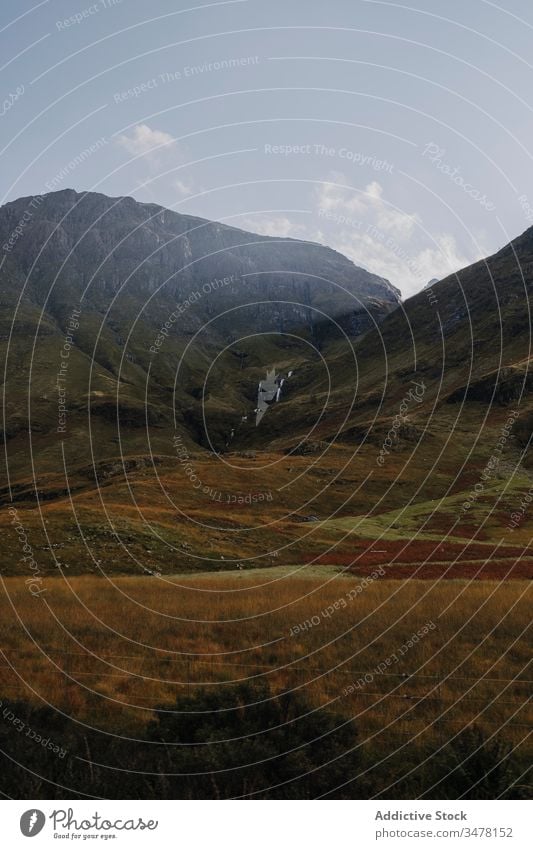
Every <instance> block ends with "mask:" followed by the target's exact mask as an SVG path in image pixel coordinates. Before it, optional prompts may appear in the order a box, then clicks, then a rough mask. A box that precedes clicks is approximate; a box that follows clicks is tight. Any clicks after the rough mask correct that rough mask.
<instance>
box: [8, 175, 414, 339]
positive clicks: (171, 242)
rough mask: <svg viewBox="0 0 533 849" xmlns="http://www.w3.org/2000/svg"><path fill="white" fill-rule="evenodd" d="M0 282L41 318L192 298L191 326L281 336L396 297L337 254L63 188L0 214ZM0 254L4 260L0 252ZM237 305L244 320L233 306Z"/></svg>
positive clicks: (146, 306)
mask: <svg viewBox="0 0 533 849" xmlns="http://www.w3.org/2000/svg"><path fill="white" fill-rule="evenodd" d="M0 244H2V245H4V253H5V254H6V262H5V266H4V274H5V273H7V272H9V274H10V278H11V280H13V279H15V278H16V279H18V281H19V285H20V283H21V281H22V279H23V278H26V276H27V275H29V279H28V284H27V286H28V294H29V295H30V297H32V298H33V299H34V300H36V301H37V302H38V303H40V304H42V303H43V302H44V300H45V299H46V298H48V304H49V308H50V309H53V308H54V305H55V304H56V302H57V301H61V300H62V299H64V298H65V297H66V296H68V297H69V299H70V300H71V301H72V300H75V299H76V298H77V297H80V296H81V295H82V293H83V297H84V299H85V300H86V301H87V302H88V303H90V304H91V305H92V306H94V307H95V308H97V309H102V308H107V307H108V305H109V303H111V301H113V299H115V300H116V299H117V298H118V299H119V300H127V301H128V302H129V303H131V300H132V299H133V300H134V301H136V302H138V307H139V309H148V310H149V309H150V307H151V305H152V304H157V303H161V302H165V301H168V303H169V304H170V303H174V302H175V301H181V300H188V299H189V298H190V297H192V298H194V299H195V301H196V303H195V308H194V310H193V311H192V312H193V313H194V315H195V316H196V317H197V318H198V319H200V320H201V321H202V322H205V321H209V320H210V319H211V318H212V317H213V316H215V315H218V314H220V313H221V312H224V311H227V310H230V311H231V312H230V313H228V314H227V315H226V316H225V317H224V318H223V319H220V320H219V326H224V329H225V330H229V329H232V330H235V331H239V330H240V329H241V327H245V328H246V327H249V326H250V321H253V322H254V327H255V329H257V330H267V331H276V330H277V331H280V330H281V331H283V330H287V329H288V328H294V327H301V326H302V325H303V324H311V323H316V322H317V321H321V320H322V319H323V318H324V317H326V316H331V317H336V316H338V315H341V314H344V313H346V312H348V311H350V310H353V309H357V308H359V307H360V306H361V303H362V302H366V301H367V300H368V299H369V298H372V297H376V298H379V299H380V300H382V301H384V302H386V303H387V304H389V305H390V308H393V307H394V306H396V304H397V303H398V302H399V294H400V293H399V292H398V290H396V289H395V288H394V287H393V286H391V284H390V283H389V282H388V281H387V280H385V279H384V278H381V277H378V276H376V275H374V274H370V273H368V272H367V271H365V270H364V269H362V268H358V267H357V266H355V265H354V264H353V263H352V262H351V261H350V260H348V259H347V258H346V257H344V256H342V254H339V253H337V252H336V251H333V250H331V249H330V248H326V247H323V246H322V245H317V244H313V243H310V242H301V241H298V240H294V239H282V238H269V237H265V236H258V235H254V234H253V233H247V232H245V231H243V230H238V229H236V228H233V227H227V226H225V225H223V224H220V223H218V222H213V221H207V220H204V219H200V218H195V217H192V216H189V215H181V214H178V213H175V212H171V211H170V210H168V209H164V208H163V207H159V206H155V205H152V204H141V203H137V202H136V201H134V200H133V199H132V198H128V197H124V198H108V197H106V196H105V195H101V194H95V193H86V194H83V195H80V194H77V193H76V192H74V191H71V190H66V191H61V192H54V193H51V194H48V195H44V196H38V197H36V198H21V199H19V200H17V201H14V202H13V203H9V204H6V205H5V206H4V207H2V208H1V209H0ZM6 246H7V248H8V249H7V251H6V250H5V247H6ZM244 304H247V305H249V306H247V307H246V309H245V311H244V312H243V310H242V307H243V305H244Z"/></svg>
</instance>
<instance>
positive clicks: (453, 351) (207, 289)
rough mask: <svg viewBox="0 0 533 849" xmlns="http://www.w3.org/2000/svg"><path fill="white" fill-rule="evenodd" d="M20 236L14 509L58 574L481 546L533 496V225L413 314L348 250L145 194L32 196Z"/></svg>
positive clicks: (10, 364)
mask: <svg viewBox="0 0 533 849" xmlns="http://www.w3.org/2000/svg"><path fill="white" fill-rule="evenodd" d="M32 204H33V205H32ZM0 234H1V240H0V244H2V245H3V246H4V261H3V265H2V267H1V269H0V289H1V296H2V309H1V311H0V325H1V327H0V344H1V345H2V350H3V355H4V366H5V369H4V373H5V381H4V398H5V404H4V425H3V439H4V443H5V456H6V464H7V466H6V471H7V484H6V486H4V487H3V489H2V490H1V491H0V498H1V499H2V500H3V502H4V503H6V504H7V503H9V502H10V501H14V502H15V503H16V504H17V505H19V507H20V509H21V511H24V521H25V523H26V526H27V527H28V529H29V530H31V533H32V534H33V539H34V545H35V547H36V550H37V549H38V550H39V551H40V557H42V559H43V563H44V564H45V565H44V566H43V568H44V569H45V570H46V569H55V568H58V558H59V560H60V563H61V564H63V565H65V566H69V568H72V569H74V570H81V571H86V570H95V569H98V568H101V565H100V564H105V566H104V567H102V568H105V569H109V570H111V571H132V570H133V571H134V572H136V571H139V569H141V570H144V569H149V570H154V569H156V570H158V571H163V572H165V571H168V572H172V571H174V572H176V571H179V570H181V569H185V570H191V569H192V570H194V569H196V568H200V569H201V568H229V567H230V566H231V563H234V562H235V560H236V559H239V562H240V560H242V562H245V563H246V562H248V560H250V561H252V562H253V563H254V565H272V563H273V562H276V560H275V557H276V556H283V558H284V561H285V562H287V563H308V562H310V561H311V562H313V559H314V558H316V557H323V556H324V555H323V552H324V551H334V553H333V554H331V555H328V556H329V557H330V560H329V561H327V562H332V563H333V562H335V563H337V564H340V565H343V566H344V565H346V564H351V563H352V562H353V558H354V556H355V554H357V550H358V549H357V545H358V543H357V540H358V539H359V538H362V539H363V540H364V541H365V540H366V542H365V545H366V543H367V542H368V539H369V538H370V539H373V538H380V537H381V535H382V534H385V536H386V538H387V540H388V542H387V548H386V549H385V550H388V548H389V547H390V546H391V545H393V543H394V545H395V546H396V545H398V546H399V545H400V543H401V544H402V545H403V542H402V540H403V541H405V544H406V545H409V546H413V545H415V542H414V540H415V539H416V540H418V541H420V542H421V543H424V544H425V542H427V541H428V540H434V539H435V538H439V539H440V537H441V536H442V535H443V534H444V535H445V534H446V533H451V534H452V538H453V540H454V544H457V545H459V543H461V544H464V545H467V544H469V543H468V533H470V535H472V533H475V534H476V540H477V542H476V545H477V544H478V543H479V540H480V539H485V538H486V539H488V538H490V535H491V534H494V535H498V534H499V535H501V534H502V533H503V532H504V531H503V530H502V529H505V527H506V523H508V521H509V515H510V513H511V511H512V510H513V505H516V503H520V499H521V498H522V497H523V494H524V491H525V492H527V491H528V488H529V487H530V486H531V480H530V478H531V477H533V470H531V471H530V469H531V462H530V456H529V443H530V438H531V430H532V424H533V403H532V402H531V400H530V391H529V390H530V389H531V388H532V386H533V381H532V380H531V378H530V373H529V362H530V356H531V351H530V308H531V291H532V285H533V273H532V272H533V229H532V230H528V231H526V233H524V234H523V235H522V236H520V237H519V238H517V239H515V240H514V241H513V242H512V243H511V244H510V245H508V246H506V247H505V248H504V249H503V250H501V251H499V252H498V253H497V254H495V255H494V256H492V257H489V258H487V259H486V260H483V261H482V262H478V263H475V264H474V265H472V266H469V267H468V268H465V269H463V270H461V271H459V272H457V273H456V274H454V275H451V276H449V277H447V278H446V279H444V280H441V281H440V282H437V283H434V285H432V286H431V288H428V289H426V290H423V291H422V292H420V293H419V294H418V295H416V296H414V297H413V298H410V299H409V300H408V301H406V302H404V303H401V304H400V303H399V296H398V293H397V292H396V290H394V289H393V288H392V287H391V286H390V284H388V283H387V281H385V280H383V279H382V278H378V277H375V276H374V275H371V274H368V273H367V272H365V271H363V270H362V269H358V268H356V266H354V265H353V263H351V262H350V261H349V260H347V259H346V258H344V257H342V256H341V255H340V254H338V253H336V252H334V251H331V250H330V249H328V248H323V247H321V246H319V245H314V244H310V243H305V242H298V241H295V240H290V239H268V238H266V237H262V236H253V235H252V234H249V233H244V232H243V231H239V230H236V229H234V228H229V227H225V226H223V225H221V224H217V223H215V222H206V221H203V220H201V219H192V218H190V217H188V216H181V215H177V214H175V213H172V212H170V211H168V210H163V209H162V208H161V207H155V206H152V205H144V204H137V203H136V202H135V201H133V200H132V199H131V198H121V199H115V200H112V199H110V198H106V197H104V196H102V195H96V194H91V193H88V194H85V195H76V194H75V193H73V192H69V191H66V192H59V193H55V194H51V195H46V196H43V197H42V198H38V199H33V200H32V199H23V200H21V201H16V202H15V203H14V204H7V205H6V206H5V207H2V208H1V209H0ZM6 247H7V248H9V250H7V249H6ZM289 373H290V375H291V377H290V378H289V377H288V375H289ZM269 374H270V375H271V374H274V375H276V376H278V377H279V378H280V382H279V383H278V384H276V385H277V386H278V387H279V388H280V393H279V394H278V393H277V390H276V397H275V398H273V399H272V401H273V402H272V403H270V402H269V405H268V413H267V414H266V415H264V416H262V417H258V416H256V415H255V410H256V409H257V405H258V397H259V396H258V387H259V385H260V383H261V382H262V381H268V375H269ZM281 380H283V384H282V385H281ZM504 431H505V432H507V434H508V435H507V436H506V437H505V440H504V442H502V432H504ZM494 458H496V459H494ZM489 462H490V463H491V465H490V468H489V470H488V471H487V468H488V467H487V464H488V463H489ZM480 481H483V487H482V489H481V490H480V487H479V484H480ZM476 485H477V489H476ZM472 493H474V495H472ZM469 500H471V504H472V505H473V510H472V511H471V512H470V514H468V516H469V517H470V518H469V521H470V525H469V524H468V521H467V520H466V518H465V515H463V513H464V511H465V510H466V508H464V510H463V508H462V507H461V504H462V503H464V502H465V501H469ZM37 502H38V509H37V510H36V509H35V508H36V505H37ZM474 513H475V515H476V523H472V517H473V515H474ZM3 515H4V520H3V521H7V519H6V515H5V511H4V513H3ZM315 520H318V521H315ZM481 520H482V521H481ZM302 522H304V524H305V528H304V524H302ZM307 522H310V524H309V529H307V524H306V523H307ZM469 528H470V531H468V529H469ZM514 534H515V536H514V539H517V538H522V537H523V538H524V540H525V536H524V535H525V534H526V524H525V523H524V525H523V527H522V526H521V527H520V528H517V529H516V530H515V532H514ZM480 535H481V536H480ZM483 535H485V537H484V536H483ZM487 535H488V536H487ZM6 538H7V539H8V540H9V542H8V543H6V545H10V546H11V545H14V543H13V541H12V540H11V537H10V536H9V535H8V536H7V537H6ZM52 539H53V540H54V542H53V543H52ZM87 540H90V543H91V544H90V546H89V547H90V548H91V549H92V550H97V551H98V552H99V553H100V555H101V556H100V558H98V561H95V560H94V559H93V560H91V559H88V553H87V545H86V541H87ZM416 544H418V543H416ZM54 546H55V547H57V551H56V549H55V548H54ZM506 546H507V543H504V545H503V548H502V550H501V557H500V559H499V561H498V562H500V563H504V560H505V563H506V564H507V561H506V559H505V558H506V557H507V556H510V555H511V554H512V553H513V552H514V549H512V551H511V548H509V549H508V551H507V549H506ZM379 548H380V549H381V547H379ZM476 551H477V549H476ZM506 551H507V554H506ZM276 552H277V554H276ZM280 552H283V554H282V555H280V554H279V553H280ZM478 553H479V552H478ZM504 555H505V556H504ZM9 556H10V558H11V559H10V562H16V561H17V556H16V551H15V550H13V551H11V552H10V553H9ZM59 556H60V557H59ZM413 556H414V555H413ZM332 557H333V558H336V560H331V558H332ZM222 558H224V564H225V565H222V566H221V559H222ZM373 562H375V560H374V561H373ZM410 562H411V561H410ZM95 563H96V566H95ZM501 568H503V566H502V567H501ZM506 568H507V566H506ZM495 574H496V573H495Z"/></svg>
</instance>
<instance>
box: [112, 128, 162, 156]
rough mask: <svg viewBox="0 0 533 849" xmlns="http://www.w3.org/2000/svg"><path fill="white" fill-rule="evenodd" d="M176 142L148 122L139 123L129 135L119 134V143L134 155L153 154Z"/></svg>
mask: <svg viewBox="0 0 533 849" xmlns="http://www.w3.org/2000/svg"><path fill="white" fill-rule="evenodd" d="M173 142H174V137H173V136H171V135H170V133H165V132H164V131H163V130H152V129H151V127H149V126H148V125H147V124H137V126H136V127H134V128H133V130H132V131H131V133H130V134H129V135H126V134H123V135H120V136H118V138H117V144H119V145H120V146H121V147H123V148H124V149H125V150H127V151H128V153H130V154H131V155H132V156H153V155H154V154H158V153H159V152H160V151H161V150H164V149H165V148H166V147H167V146H169V145H171V144H172V143H173Z"/></svg>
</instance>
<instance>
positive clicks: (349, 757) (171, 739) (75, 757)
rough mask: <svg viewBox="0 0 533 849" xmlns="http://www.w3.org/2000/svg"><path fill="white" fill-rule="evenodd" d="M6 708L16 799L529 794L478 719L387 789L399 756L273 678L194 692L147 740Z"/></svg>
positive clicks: (1, 784) (523, 776)
mask: <svg viewBox="0 0 533 849" xmlns="http://www.w3.org/2000/svg"><path fill="white" fill-rule="evenodd" d="M3 712H4V715H5V716H7V717H8V719H7V720H6V719H4V721H3V722H2V723H1V724H0V747H1V749H2V750H3V752H4V753H5V756H6V757H8V758H9V759H12V760H11V764H10V768H9V771H7V770H2V773H1V775H2V778H1V779H0V792H2V793H3V794H5V795H6V796H11V795H12V794H13V787H14V786H16V788H17V795H18V796H19V797H22V798H32V799H63V798H91V797H96V798H108V799H116V798H118V799H124V798H126V799H137V798H141V799H212V798H215V799H235V798H256V799H313V798H329V799H361V798H364V799H368V798H385V799H386V798H404V799H412V798H427V799H458V798H463V799H494V798H505V799H524V798H528V797H529V794H528V788H527V782H528V769H527V763H524V762H523V761H522V760H521V759H520V757H518V756H516V754H513V753H512V752H511V751H510V748H509V747H507V746H506V745H505V744H503V743H502V742H501V741H500V740H499V739H498V738H497V737H494V736H493V735H491V736H490V737H485V736H484V735H483V734H482V733H481V732H480V731H479V729H477V728H476V727H475V726H474V727H472V728H467V729H465V730H464V731H463V732H461V733H459V734H458V735H457V736H455V737H454V738H453V739H451V740H450V741H449V742H447V743H446V744H444V745H443V746H442V747H439V749H438V750H432V749H431V748H429V747H427V748H424V747H418V750H417V755H418V757H419V761H418V764H417V763H415V762H413V766H412V770H411V773H410V775H409V777H408V778H407V779H404V780H403V781H402V782H400V783H399V784H396V785H394V786H393V788H391V790H387V791H385V792H383V791H384V788H385V787H387V788H388V787H389V785H390V776H391V772H390V770H391V764H390V762H389V763H388V764H387V766H386V768H383V767H379V766H378V768H377V769H372V766H373V764H375V762H376V761H379V758H380V754H381V753H380V751H379V749H377V748H376V747H374V746H372V745H367V746H366V747H361V746H360V745H359V740H358V735H357V726H356V724H355V723H354V722H350V721H346V720H345V719H343V718H342V717H340V716H339V715H336V714H335V713H332V712H328V711H324V710H322V711H316V710H314V709H313V707H312V705H311V704H309V703H308V702H307V701H306V699H305V696H302V695H299V694H297V693H293V692H286V693H280V694H277V695H276V694H273V693H271V692H270V691H269V689H268V687H266V686H257V685H256V686H251V685H240V686H237V687H226V688H224V690H223V691H222V692H220V690H218V689H217V691H214V692H204V693H198V694H197V695H194V696H191V697H183V698H181V699H179V700H178V701H177V702H176V704H175V705H174V706H173V707H172V708H170V709H169V708H168V707H166V708H165V711H164V712H162V713H159V714H158V716H157V719H155V720H154V721H153V722H152V723H151V724H150V725H149V726H148V728H147V729H146V733H145V734H144V735H143V736H142V737H141V738H138V739H121V738H120V736H114V735H102V734H98V733H96V732H95V731H94V730H93V729H91V728H88V727H83V726H81V727H80V726H79V725H77V724H76V723H74V722H73V721H72V720H69V719H68V718H66V717H64V716H61V715H59V714H57V713H56V712H55V711H52V710H50V709H48V708H40V709H34V710H32V709H30V708H29V706H28V705H26V704H24V703H21V702H4V704H3ZM14 722H15V723H16V727H17V728H18V729H20V730H19V732H18V733H14V731H13V729H14V727H15V726H14V725H13V723H14ZM43 743H44V745H43ZM48 743H50V746H49V747H48ZM56 744H59V752H54V751H53V750H52V749H53V745H56ZM56 748H57V745H56ZM402 759H403V761H404V763H403V766H404V767H405V766H406V763H405V755H403V756H402ZM396 761H397V762H398V765H399V764H400V762H401V759H400V757H398V758H396ZM396 761H393V763H394V764H395V766H396ZM21 764H24V767H22V766H21ZM125 764H127V768H125V767H124V765H125Z"/></svg>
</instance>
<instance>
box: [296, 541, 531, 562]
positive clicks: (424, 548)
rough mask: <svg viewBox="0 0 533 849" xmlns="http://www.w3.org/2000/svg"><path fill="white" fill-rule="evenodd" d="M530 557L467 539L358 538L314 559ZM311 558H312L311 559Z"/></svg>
mask: <svg viewBox="0 0 533 849" xmlns="http://www.w3.org/2000/svg"><path fill="white" fill-rule="evenodd" d="M493 556H496V557H499V558H501V557H527V556H530V557H533V549H527V550H526V551H524V550H523V549H522V548H521V547H519V546H500V547H499V548H498V547H497V546H496V545H492V544H491V545H487V544H484V543H477V542H470V543H466V544H465V543H457V542H443V543H439V542H432V541H431V540H429V541H428V540H411V541H409V542H405V541H403V540H394V541H391V540H386V541H385V540H384V541H383V542H379V541H377V542H376V541H374V540H366V541H364V542H363V541H358V543H357V544H355V545H354V546H353V547H352V548H350V549H347V548H344V549H338V548H337V549H334V550H333V551H331V552H329V553H327V554H322V555H320V557H319V558H318V560H317V561H316V562H317V563H323V564H328V565H337V564H344V565H348V564H350V563H353V565H354V566H357V564H359V563H365V564H372V565H380V564H382V563H383V564H387V563H391V562H394V563H413V562H416V563H423V562H425V561H428V562H429V563H436V562H443V561H444V562H449V561H453V560H455V559H459V560H461V561H464V560H489V559H490V558H491V557H493ZM310 559H312V558H310Z"/></svg>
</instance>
